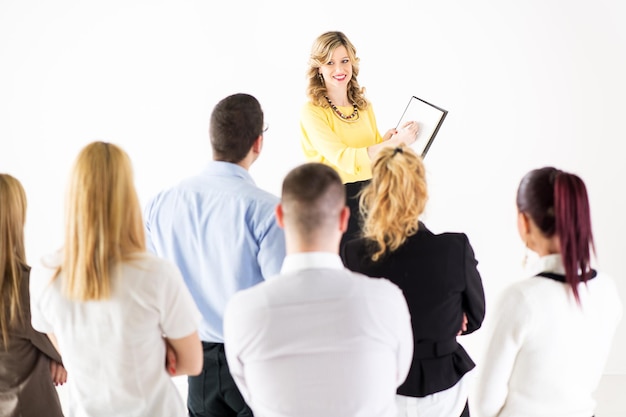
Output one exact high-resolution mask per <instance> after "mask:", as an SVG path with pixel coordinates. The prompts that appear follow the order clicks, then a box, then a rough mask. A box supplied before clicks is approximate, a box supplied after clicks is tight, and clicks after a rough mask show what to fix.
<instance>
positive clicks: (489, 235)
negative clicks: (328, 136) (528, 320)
mask: <svg viewBox="0 0 626 417" xmlns="http://www.w3.org/2000/svg"><path fill="white" fill-rule="evenodd" d="M625 22H626V3H624V2H622V1H620V0H596V1H594V2H591V1H583V0H574V1H565V0H563V1H557V0H553V1H550V0H530V1H524V2H505V1H496V0H493V1H488V0H475V1H466V0H444V1H438V2H434V1H409V0H407V1H401V0H386V1H376V2H374V1H362V2H336V1H327V0H317V1H315V2H296V1H284V2H280V1H258V0H257V1H255V0H246V1H234V0H233V1H220V2H217V1H208V0H205V1H200V0H196V1H190V0H160V1H158V0H150V1H148V0H146V1H139V0H124V1H121V0H110V1H100V2H95V1H94V2H91V1H84V0H55V1H45V0H41V1H36V0H0V172H8V173H10V174H12V175H14V176H16V177H17V178H19V179H20V180H21V181H22V183H23V184H24V186H25V188H26V191H27V194H28V198H29V210H28V223H27V250H28V254H29V260H30V262H31V263H35V262H36V261H37V259H38V257H39V256H41V254H43V253H45V252H48V251H50V250H52V249H54V248H56V247H57V246H59V245H60V244H61V241H62V231H63V193H64V189H65V182H66V178H67V175H68V172H69V169H70V167H71V164H72V162H73V160H74V158H75V156H76V154H77V153H78V151H79V149H80V148H82V147H83V146H84V145H86V144H87V143H88V142H91V141H93V140H96V139H98V140H106V141H110V142H114V143H117V144H119V145H121V146H122V147H123V148H124V149H125V150H126V151H127V152H128V153H129V154H130V156H131V158H132V159H133V163H134V168H135V172H136V184H137V188H138V191H139V195H140V198H141V200H142V203H145V202H147V199H148V198H150V197H151V196H152V195H153V194H154V193H156V192H157V191H158V190H160V189H161V188H163V187H165V186H168V185H170V184H173V183H175V182H177V181H178V180H180V179H181V178H183V177H185V176H187V175H189V174H193V173H196V172H197V171H199V170H200V169H202V168H203V166H204V164H205V162H206V161H207V160H208V159H209V158H210V149H209V141H208V135H207V126H208V119H209V114H210V111H211V109H212V107H213V105H214V104H215V103H216V102H217V101H219V100H220V99H221V98H223V97H224V96H226V95H228V94H231V93H236V92H247V93H251V94H254V95H255V96H256V97H257V98H258V99H259V100H260V101H261V103H262V105H263V107H264V110H265V114H266V120H267V122H268V123H269V125H270V130H269V132H268V133H267V134H266V140H265V148H264V152H263V155H261V158H260V159H259V160H258V162H257V163H256V164H255V165H254V166H253V168H252V175H253V176H254V177H255V178H256V180H257V183H258V184H259V185H260V186H261V187H263V188H266V189H268V190H270V191H272V192H274V193H277V194H278V193H279V190H280V184H281V181H282V178H283V176H284V174H286V172H287V171H288V170H289V169H291V168H292V167H294V166H295V165H297V164H299V163H301V162H304V160H303V158H302V156H301V153H300V148H299V143H298V141H299V130H298V112H299V108H300V106H301V105H302V104H303V102H304V100H305V95H304V89H305V78H304V73H305V69H306V61H307V56H308V52H309V48H310V46H311V44H312V42H313V40H314V38H315V37H316V36H317V35H319V34H320V33H322V32H324V31H326V30H341V31H344V32H345V33H346V34H347V35H348V36H349V37H350V38H351V40H352V41H353V42H354V43H355V45H356V47H357V52H358V54H359V56H360V58H361V74H360V76H359V81H360V83H361V85H363V86H365V87H367V94H368V96H369V98H370V99H371V100H372V101H373V103H374V106H375V108H376V111H377V118H378V123H379V126H380V129H381V130H382V131H384V130H386V129H388V128H390V127H392V126H395V124H396V123H397V121H398V119H399V117H400V115H401V113H402V110H403V109H404V106H405V105H406V103H407V102H408V99H409V96H410V95H413V94H415V95H418V96H420V97H421V98H423V99H426V100H428V101H431V102H433V103H434V104H437V105H439V106H441V107H444V108H446V109H447V110H449V114H448V117H447V119H446V121H445V123H444V125H443V127H442V129H441V131H440V132H439V135H438V136H437V139H436V141H435V143H434V144H433V146H432V147H431V149H430V151H429V154H428V156H427V158H426V164H427V168H428V171H429V180H430V191H431V199H430V202H429V205H428V207H427V213H426V217H425V218H424V220H425V221H426V223H427V225H428V226H429V227H430V228H431V229H432V230H433V231H435V232H443V231H463V232H466V233H467V234H468V235H469V237H470V240H471V242H472V244H473V246H474V249H475V252H476V256H477V258H478V260H479V262H480V270H481V273H482V275H483V279H484V284H485V290H486V293H487V302H488V307H490V306H492V305H493V301H495V300H494V299H495V297H497V295H498V293H499V292H500V291H501V289H502V288H503V287H504V286H505V285H507V284H509V283H511V282H513V281H515V280H517V279H519V278H520V277H521V276H522V272H523V271H522V269H521V259H522V257H523V254H524V247H523V244H522V243H521V242H520V241H519V238H518V236H517V230H516V223H515V222H516V218H515V216H516V212H515V204H514V197H515V191H516V187H517V184H518V181H519V180H520V178H521V176H522V175H523V174H524V173H526V172H527V171H528V170H530V169H533V168H537V167H540V166H544V165H554V166H557V167H559V168H563V169H566V170H570V171H574V172H576V173H578V174H579V175H581V176H582V177H583V179H584V180H585V181H586V183H587V186H588V190H589V193H590V198H591V205H592V216H593V222H594V231H595V236H596V243H597V250H598V254H599V259H598V265H599V267H600V268H601V269H602V270H603V271H605V272H608V273H610V274H612V275H613V276H614V277H615V278H616V279H617V280H618V283H619V285H620V292H621V294H622V298H623V300H624V301H625V302H626V266H625V264H624V262H623V258H622V257H623V256H624V254H625V247H626V245H625V244H624V237H625V236H626V220H625V213H626V197H625V193H624V189H625V186H624V182H625V181H626V164H625V163H624V162H623V155H624V151H625V150H626V146H624V143H625V142H624V141H625V140H626V128H625V127H624V122H623V119H622V117H624V115H625V114H626V104H625V102H624V97H626V81H625V79H626V77H625V75H624V74H626V25H625V24H624V23H625ZM490 311H491V310H488V314H489V312H490ZM488 320H489V315H488V318H487V322H488ZM465 341H466V343H465V345H466V347H468V350H470V353H471V354H472V356H474V357H475V359H477V360H479V359H480V357H481V355H482V349H483V347H484V345H485V343H487V340H486V334H485V332H481V331H478V332H477V333H475V334H474V335H471V336H468V337H466V338H465ZM625 349H626V320H624V321H623V322H622V324H621V327H620V329H619V334H618V337H617V338H616V341H615V346H614V349H613V353H612V356H611V357H610V360H609V363H608V366H607V370H606V372H607V373H612V374H626V356H625V355H623V354H620V352H624V350H625Z"/></svg>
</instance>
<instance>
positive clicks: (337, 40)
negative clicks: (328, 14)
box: [306, 32, 368, 110]
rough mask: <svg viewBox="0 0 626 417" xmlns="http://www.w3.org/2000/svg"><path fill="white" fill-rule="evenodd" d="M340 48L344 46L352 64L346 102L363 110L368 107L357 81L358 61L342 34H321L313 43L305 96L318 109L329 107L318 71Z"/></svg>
mask: <svg viewBox="0 0 626 417" xmlns="http://www.w3.org/2000/svg"><path fill="white" fill-rule="evenodd" d="M340 46H345V48H346V50H347V51H348V57H350V62H351V63H352V79H351V80H350V82H349V83H348V100H350V102H351V103H356V105H357V107H358V108H359V109H361V110H365V109H367V106H368V102H367V100H366V99H365V89H364V88H361V87H360V86H359V82H358V81H357V76H358V75H359V62H360V59H359V58H358V57H357V56H356V48H355V47H354V45H353V44H352V42H350V40H349V39H348V37H347V36H346V35H344V34H343V33H342V32H325V33H322V34H321V35H320V36H318V37H317V39H316V40H315V42H313V46H312V47H311V55H310V56H309V69H308V70H307V73H306V74H307V75H306V76H307V79H308V81H309V82H308V86H307V89H306V95H307V97H308V98H309V100H311V102H312V103H313V104H315V105H317V106H320V107H329V105H328V102H327V101H326V98H325V97H324V96H325V95H326V94H327V92H326V86H325V85H324V83H323V82H322V80H320V77H319V75H318V70H319V68H320V67H322V66H323V65H324V64H326V63H327V62H328V61H330V58H331V56H332V54H333V52H334V51H335V49H337V48H338V47H340Z"/></svg>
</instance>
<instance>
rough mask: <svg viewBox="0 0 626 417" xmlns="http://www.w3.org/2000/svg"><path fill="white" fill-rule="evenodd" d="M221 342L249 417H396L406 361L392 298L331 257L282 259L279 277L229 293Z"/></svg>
mask: <svg viewBox="0 0 626 417" xmlns="http://www.w3.org/2000/svg"><path fill="white" fill-rule="evenodd" d="M224 336H225V345H224V346H225V350H226V358H227V360H228V365H229V367H230V370H231V373H232V375H233V378H234V379H235V382H236V383H237V386H238V387H239V389H240V391H241V393H242V394H243V396H244V398H245V399H246V402H247V403H248V404H249V405H250V407H251V408H252V410H253V412H254V414H255V416H257V417H279V416H281V417H282V416H285V417H286V416H290V417H292V416H298V417H308V416H311V417H320V416H325V417H333V416H337V417H346V416H351V417H357V416H364V417H365V416H380V417H387V416H388V417H392V416H395V413H396V406H395V394H396V389H397V387H398V386H399V385H400V384H401V383H402V382H404V379H405V378H406V375H407V373H408V370H409V367H410V364H411V359H412V354H413V336H412V330H411V322H410V316H409V311H408V308H407V305H406V301H405V299H404V295H403V294H402V292H401V291H400V289H399V288H398V287H397V286H396V285H395V284H392V283H391V282H390V281H388V280H383V279H372V278H368V277H366V276H364V275H361V274H355V273H353V272H351V271H349V270H347V269H345V268H344V267H343V264H342V262H341V259H340V258H339V256H337V255H335V254H331V253H304V254H296V255H289V256H287V257H286V258H285V261H284V264H283V268H282V271H281V274H280V275H279V276H277V277H275V278H272V279H271V280H269V281H265V282H263V283H260V284H258V285H256V286H254V287H252V288H249V289H246V290H243V291H240V292H239V293H237V294H236V295H235V296H234V297H233V298H232V300H231V301H230V303H229V304H228V306H227V309H226V313H225V318H224Z"/></svg>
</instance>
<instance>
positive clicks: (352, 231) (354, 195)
mask: <svg viewBox="0 0 626 417" xmlns="http://www.w3.org/2000/svg"><path fill="white" fill-rule="evenodd" d="M369 182H370V180H365V181H357V182H349V183H346V184H344V187H345V189H346V205H347V206H348V207H349V208H350V219H348V230H346V232H345V233H344V234H343V236H342V237H341V246H342V247H343V245H344V244H345V243H346V242H348V241H350V240H352V239H355V238H358V237H361V227H362V225H361V222H362V219H361V212H360V210H359V193H360V192H361V189H362V188H363V187H365V186H366V185H367V184H369Z"/></svg>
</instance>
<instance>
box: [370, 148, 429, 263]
mask: <svg viewBox="0 0 626 417" xmlns="http://www.w3.org/2000/svg"><path fill="white" fill-rule="evenodd" d="M427 201H428V188H427V186H426V169H425V168H424V164H423V162H422V158H421V157H420V156H419V155H417V154H416V153H415V152H414V151H413V150H412V149H411V148H409V147H407V146H406V145H401V146H399V147H397V148H392V147H388V148H384V149H382V150H381V151H380V152H379V154H378V156H377V158H376V160H375V161H374V164H373V166H372V180H371V182H370V183H369V184H368V185H367V186H366V187H365V188H363V191H362V192H361V195H360V197H359V203H360V210H361V214H362V215H363V219H364V224H363V235H364V237H365V238H367V239H370V240H371V241H372V243H374V245H373V253H372V260H373V261H374V262H375V261H378V260H379V259H380V258H381V257H382V256H384V255H385V254H386V253H388V252H393V251H395V250H396V249H398V248H399V247H400V246H402V244H403V243H404V242H405V241H406V239H407V238H408V237H409V236H412V235H414V234H415V233H417V230H418V227H419V217H420V215H421V214H422V213H423V212H424V209H425V207H426V202H427Z"/></svg>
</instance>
